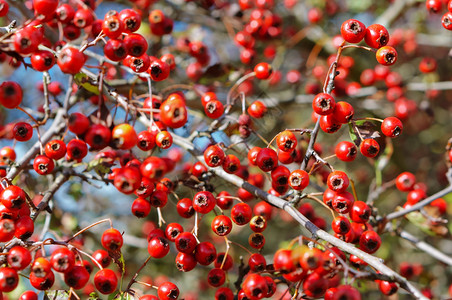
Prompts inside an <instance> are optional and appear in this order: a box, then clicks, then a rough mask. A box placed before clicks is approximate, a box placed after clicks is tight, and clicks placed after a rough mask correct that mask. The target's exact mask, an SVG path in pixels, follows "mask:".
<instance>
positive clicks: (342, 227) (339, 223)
mask: <svg viewBox="0 0 452 300" xmlns="http://www.w3.org/2000/svg"><path fill="white" fill-rule="evenodd" d="M331 227H332V229H333V231H334V232H335V233H337V234H340V235H344V234H346V233H348V232H349V231H350V229H351V224H350V221H349V220H348V219H347V218H346V217H344V216H338V217H336V218H334V220H333V222H332V223H331Z"/></svg>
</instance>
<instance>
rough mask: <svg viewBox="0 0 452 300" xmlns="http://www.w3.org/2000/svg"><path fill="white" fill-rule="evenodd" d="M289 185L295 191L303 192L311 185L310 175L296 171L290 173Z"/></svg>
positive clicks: (302, 171)
mask: <svg viewBox="0 0 452 300" xmlns="http://www.w3.org/2000/svg"><path fill="white" fill-rule="evenodd" d="M289 184H290V186H291V187H292V188H293V189H294V190H303V189H305V188H306V187H307V186H308V185H309V174H308V173H307V172H306V171H304V170H294V171H292V173H290V176H289Z"/></svg>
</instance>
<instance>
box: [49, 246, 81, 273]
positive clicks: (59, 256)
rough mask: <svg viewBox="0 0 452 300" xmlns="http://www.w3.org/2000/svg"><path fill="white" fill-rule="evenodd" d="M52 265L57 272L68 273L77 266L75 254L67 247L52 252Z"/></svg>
mask: <svg viewBox="0 0 452 300" xmlns="http://www.w3.org/2000/svg"><path fill="white" fill-rule="evenodd" d="M50 264H51V265H52V268H53V269H54V270H55V271H57V272H61V273H66V272H68V271H70V270H71V269H72V268H73V267H74V265H75V254H74V252H72V251H71V250H69V249H68V248H66V247H61V248H58V249H57V250H55V251H53V252H52V256H51V257H50Z"/></svg>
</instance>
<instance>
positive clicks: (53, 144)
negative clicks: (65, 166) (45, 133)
mask: <svg viewBox="0 0 452 300" xmlns="http://www.w3.org/2000/svg"><path fill="white" fill-rule="evenodd" d="M44 151H45V154H46V156H47V157H48V158H51V159H54V160H59V159H61V158H63V157H64V156H65V155H66V144H65V143H64V142H63V141H62V140H52V141H50V142H48V143H47V144H46V146H45V148H44Z"/></svg>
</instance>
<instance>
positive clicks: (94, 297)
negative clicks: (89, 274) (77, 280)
mask: <svg viewBox="0 0 452 300" xmlns="http://www.w3.org/2000/svg"><path fill="white" fill-rule="evenodd" d="M99 299H100V298H99V295H98V294H97V293H96V292H92V293H91V294H89V298H88V300H99Z"/></svg>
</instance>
